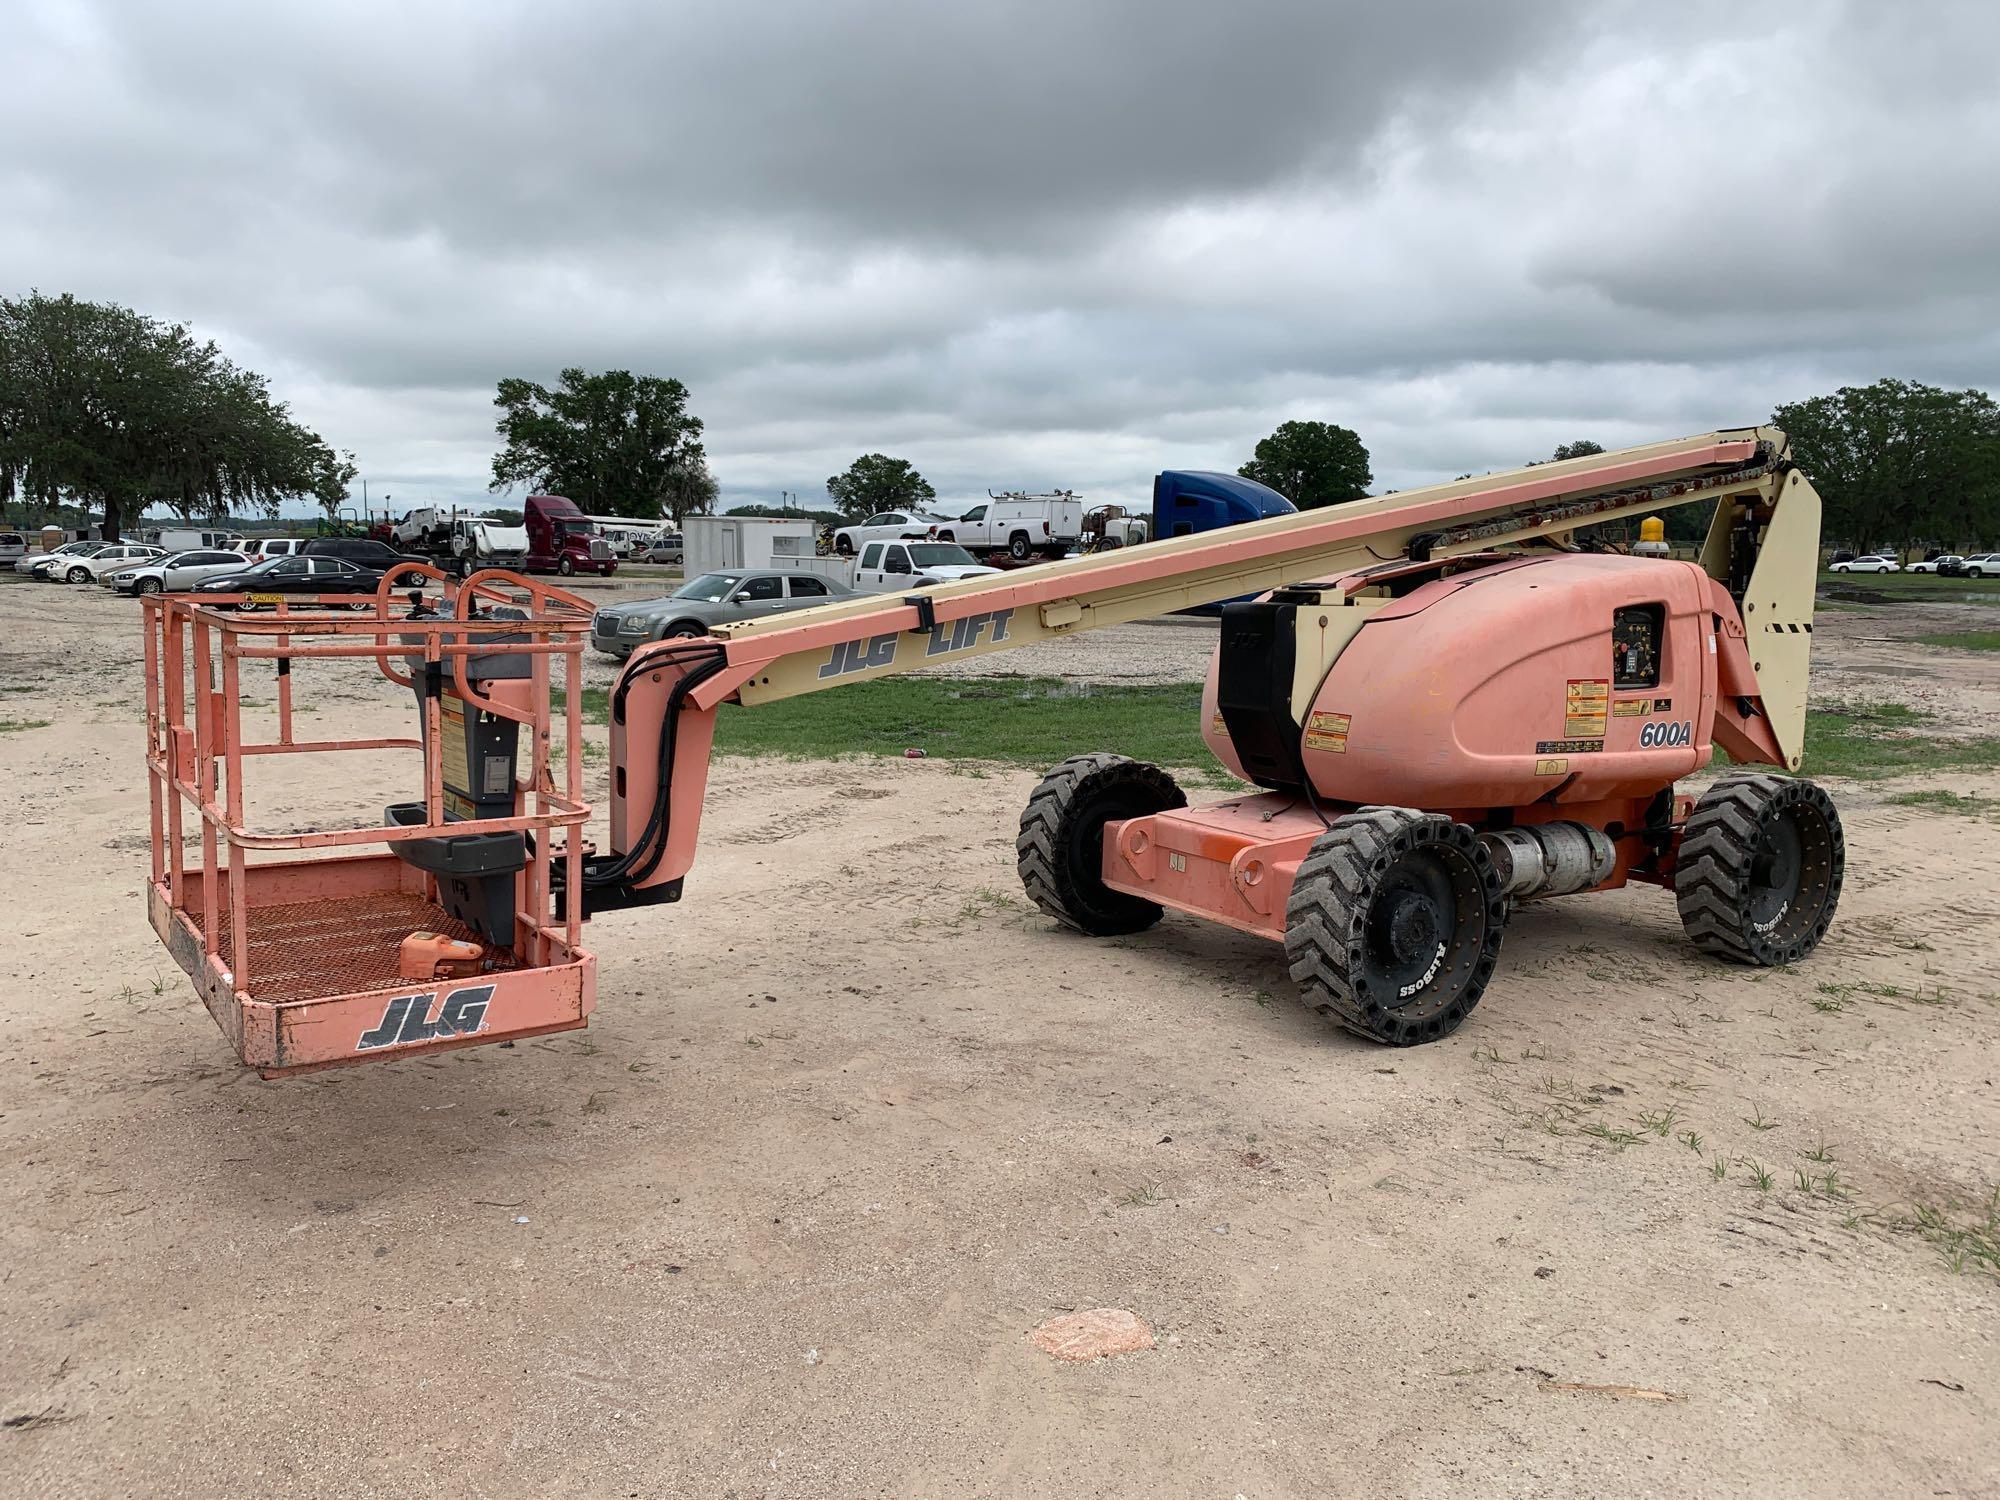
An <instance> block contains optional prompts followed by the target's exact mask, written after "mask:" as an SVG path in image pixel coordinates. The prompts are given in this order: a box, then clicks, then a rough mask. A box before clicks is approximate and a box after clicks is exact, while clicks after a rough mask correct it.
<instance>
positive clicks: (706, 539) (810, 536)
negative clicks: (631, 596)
mask: <svg viewBox="0 0 2000 1500" xmlns="http://www.w3.org/2000/svg"><path fill="white" fill-rule="evenodd" d="M817 534H818V527H817V526H816V525H815V524H814V523H813V522H812V521H811V520H810V519H807V518H806V517H803V516H801V517H791V516H730V515H721V516H689V517H688V518H687V519H686V520H685V521H684V522H682V523H681V535H682V537H683V538H684V540H685V541H686V544H687V545H686V557H685V563H684V566H685V568H686V571H687V576H688V577H690V578H693V577H695V576H696V575H698V574H701V573H718V572H722V571H725V570H727V569H730V568H784V567H790V566H792V565H793V564H794V563H795V562H797V561H799V560H801V559H806V558H811V557H813V556H814V554H815V553H816V552H817V550H818V541H817ZM804 571H808V572H810V571H813V570H811V569H806V570H804Z"/></svg>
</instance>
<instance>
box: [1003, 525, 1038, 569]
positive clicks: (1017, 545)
mask: <svg viewBox="0 0 2000 1500" xmlns="http://www.w3.org/2000/svg"><path fill="white" fill-rule="evenodd" d="M1034 550H1035V549H1034V547H1033V546H1032V545H1030V543H1029V541H1028V533H1027V532H1025V531H1017V532H1015V533H1014V534H1013V535H1012V536H1010V537H1008V538H1007V555H1008V556H1009V557H1011V558H1013V559H1014V561H1015V562H1026V561H1027V560H1028V554H1029V553H1031V552H1033V551H1034Z"/></svg>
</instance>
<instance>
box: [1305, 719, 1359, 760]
mask: <svg viewBox="0 0 2000 1500" xmlns="http://www.w3.org/2000/svg"><path fill="white" fill-rule="evenodd" d="M1353 717H1354V716H1353V715H1352V714H1332V713H1328V712H1326V710H1324V709H1318V708H1316V709H1314V710H1313V711H1312V713H1311V714H1310V715H1309V716H1308V717H1307V718H1306V749H1308V750H1324V751H1326V752H1327V753H1328V754H1329V755H1345V754H1346V753H1347V726H1348V724H1349V723H1350V722H1351V721H1352V720H1353Z"/></svg>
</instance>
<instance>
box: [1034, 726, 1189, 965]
mask: <svg viewBox="0 0 2000 1500" xmlns="http://www.w3.org/2000/svg"><path fill="white" fill-rule="evenodd" d="M1186 806H1187V794H1186V793H1184V792H1183V791H1182V790H1181V789H1180V784H1179V783H1178V782H1176V781H1175V780H1174V778H1173V777H1172V776H1170V775H1169V774H1168V773H1167V772H1165V771H1163V770H1161V769H1160V768H1159V767H1158V766H1155V765H1149V764H1148V763H1146V762H1145V761H1138V760H1131V759H1129V758H1127V757H1126V756H1123V755H1111V754H1108V753H1106V752H1104V751H1099V752H1097V753H1095V754H1092V755H1072V756H1071V757H1070V758H1069V759H1068V760H1066V761H1064V762H1063V763H1062V764H1061V765H1059V766H1057V767H1056V768H1055V769H1054V770H1053V771H1050V772H1049V773H1048V775H1046V776H1044V777H1043V778H1042V780H1041V784H1040V785H1039V786H1037V787H1036V788H1035V791H1034V795H1033V796H1031V797H1029V798H1028V805H1027V806H1026V807H1025V808H1023V809H1022V810H1021V832H1020V835H1019V836H1018V837H1017V838H1016V839H1015V840H1014V867H1015V869H1016V870H1017V871H1018V872H1019V873H1020V876H1021V884H1022V886H1023V887H1024V888H1025V889H1026V890H1027V892H1028V899H1029V900H1031V901H1033V902H1034V903H1035V905H1037V906H1039V907H1040V908H1041V909H1042V910H1043V911H1045V912H1047V913H1048V914H1049V915H1050V916H1052V917H1054V918H1055V919H1056V920H1057V921H1058V922H1062V923H1065V924H1067V925H1068V926H1071V927H1074V928H1075V929H1076V930H1077V931H1078V932H1087V933H1090V934H1091V935H1092V936H1093V937H1111V936H1114V935H1116V934H1118V933H1125V932H1141V931H1144V930H1145V929H1146V928H1148V927H1151V926H1152V925H1153V924H1154V923H1155V922H1157V921H1159V920H1160V911H1161V908H1160V906H1159V903H1157V902H1154V901H1147V900H1145V899H1144V898H1142V897H1139V896H1128V895H1126V894H1125V893H1124V892H1123V891H1114V890H1112V889H1111V888H1110V887H1109V886H1107V885H1106V884H1105V883H1104V880H1103V876H1102V873H1101V872H1102V870H1103V847H1104V825H1105V824H1106V823H1109V822H1113V821H1115V820H1117V819H1120V818H1135V817H1142V816H1144V815H1146V814H1148V813H1156V812H1165V811H1166V810H1167V809H1168V808H1173V807H1186Z"/></svg>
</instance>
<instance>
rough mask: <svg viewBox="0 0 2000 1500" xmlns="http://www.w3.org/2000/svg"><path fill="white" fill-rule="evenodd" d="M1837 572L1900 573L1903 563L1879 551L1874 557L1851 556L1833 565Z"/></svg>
mask: <svg viewBox="0 0 2000 1500" xmlns="http://www.w3.org/2000/svg"><path fill="white" fill-rule="evenodd" d="M1832 571H1833V572H1835V573H1900V572H1902V571H1903V565H1902V564H1901V563H1899V562H1897V561H1896V559H1895V558H1893V557H1883V556H1881V555H1880V554H1879V553H1878V554H1877V555H1875V556H1873V557H1850V558H1849V559H1848V560H1847V561H1846V562H1837V563H1835V564H1834V565H1833V568H1832Z"/></svg>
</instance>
